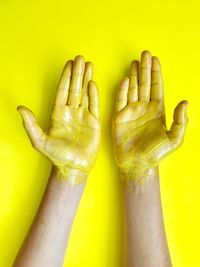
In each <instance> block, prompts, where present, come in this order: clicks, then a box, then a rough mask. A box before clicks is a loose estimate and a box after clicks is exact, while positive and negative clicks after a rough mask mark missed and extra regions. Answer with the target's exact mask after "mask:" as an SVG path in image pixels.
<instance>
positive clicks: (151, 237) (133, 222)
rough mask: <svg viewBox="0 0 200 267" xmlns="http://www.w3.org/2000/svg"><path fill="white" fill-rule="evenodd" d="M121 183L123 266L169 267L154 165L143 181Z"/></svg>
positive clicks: (132, 179)
mask: <svg viewBox="0 0 200 267" xmlns="http://www.w3.org/2000/svg"><path fill="white" fill-rule="evenodd" d="M129 178H130V179H129V181H128V182H126V183H125V184H124V188H123V189H124V192H123V193H124V231H125V233H124V267H146V266H148V267H171V266H172V265H171V260H170V255H169V251H168V246H167V241H166V236H165V230H164V223H163V215H162V207H161V199H160V187H159V173H158V168H155V169H152V173H151V174H150V176H149V177H147V179H146V180H145V181H143V183H140V182H138V181H137V182H135V181H136V180H138V179H140V177H129Z"/></svg>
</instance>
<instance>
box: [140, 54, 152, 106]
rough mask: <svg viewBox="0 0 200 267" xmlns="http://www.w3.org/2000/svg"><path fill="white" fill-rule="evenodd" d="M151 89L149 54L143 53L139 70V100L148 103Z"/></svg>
mask: <svg viewBox="0 0 200 267" xmlns="http://www.w3.org/2000/svg"><path fill="white" fill-rule="evenodd" d="M150 87H151V53H150V52H149V51H146V50H145V51H143V52H142V54H141V61H140V69H139V88H138V98H139V100H145V101H149V98H150Z"/></svg>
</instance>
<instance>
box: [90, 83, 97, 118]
mask: <svg viewBox="0 0 200 267" xmlns="http://www.w3.org/2000/svg"><path fill="white" fill-rule="evenodd" d="M88 91H89V105H88V108H89V111H90V113H92V114H93V115H94V116H95V117H96V118H99V92H98V88H97V85H96V83H95V82H94V81H92V80H91V81H90V82H89V84H88Z"/></svg>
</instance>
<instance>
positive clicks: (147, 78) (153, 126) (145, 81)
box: [113, 51, 187, 267]
mask: <svg viewBox="0 0 200 267" xmlns="http://www.w3.org/2000/svg"><path fill="white" fill-rule="evenodd" d="M186 108H187V101H181V102H180V103H179V104H178V105H177V107H176V108H175V111H174V121H173V123H172V126H171V128H170V130H167V129H166V123H165V111H164V101H163V83H162V76H161V67H160V63H159V60H158V58H157V57H151V54H150V52H149V51H143V53H142V55H141V61H140V62H139V61H137V60H134V61H133V62H132V63H131V70H130V76H129V77H127V78H125V79H124V80H123V81H122V83H121V85H120V87H119V90H118V94H117V100H116V107H115V111H114V116H113V141H114V151H115V157H116V161H117V164H118V166H119V168H120V172H121V177H122V179H123V182H124V192H123V193H124V229H125V235H124V267H146V266H148V267H158V266H159V267H170V266H171V261H170V256H169V251H168V246H167V242H166V238H165V230H164V224H163V216H162V209H161V200H160V189H159V173H158V171H159V163H160V161H161V160H162V159H163V158H164V157H166V156H167V155H168V154H170V153H171V152H173V151H174V150H176V149H177V148H178V147H179V146H180V145H181V144H182V142H183V138H184V133H185V128H186V124H187V116H186Z"/></svg>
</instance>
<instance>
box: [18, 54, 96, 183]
mask: <svg viewBox="0 0 200 267" xmlns="http://www.w3.org/2000/svg"><path fill="white" fill-rule="evenodd" d="M92 76H93V66H92V64H91V63H90V62H86V63H85V61H84V58H83V57H82V56H77V57H76V58H75V60H74V62H72V61H68V62H67V63H66V65H65V67H64V70H63V73H62V76H61V80H60V82H59V86H58V90H57V96H56V101H55V106H54V110H53V112H52V116H51V121H50V127H49V129H48V131H47V132H44V131H42V129H41V128H40V127H39V125H38V124H37V123H36V118H35V116H34V115H33V113H32V112H31V111H30V110H29V109H27V108H26V107H24V106H19V107H18V111H19V112H20V114H21V116H22V118H23V122H24V126H25V129H26V131H27V134H28V136H29V138H30V141H31V143H32V145H33V147H34V148H35V149H36V150H38V151H39V152H40V153H42V154H43V155H44V156H46V157H47V158H48V159H49V160H50V161H51V162H52V163H53V164H54V165H55V166H56V167H57V169H58V171H59V173H60V175H59V178H60V179H62V180H63V179H65V180H66V179H67V180H68V181H69V182H70V183H72V184H77V183H81V182H82V181H83V180H85V179H86V178H87V176H88V174H89V172H90V170H91V169H92V167H93V165H94V163H95V159H96V155H97V152H98V148H99V141H100V120H99V105H98V102H99V100H98V90H97V86H96V84H95V83H94V82H93V81H92Z"/></svg>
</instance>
